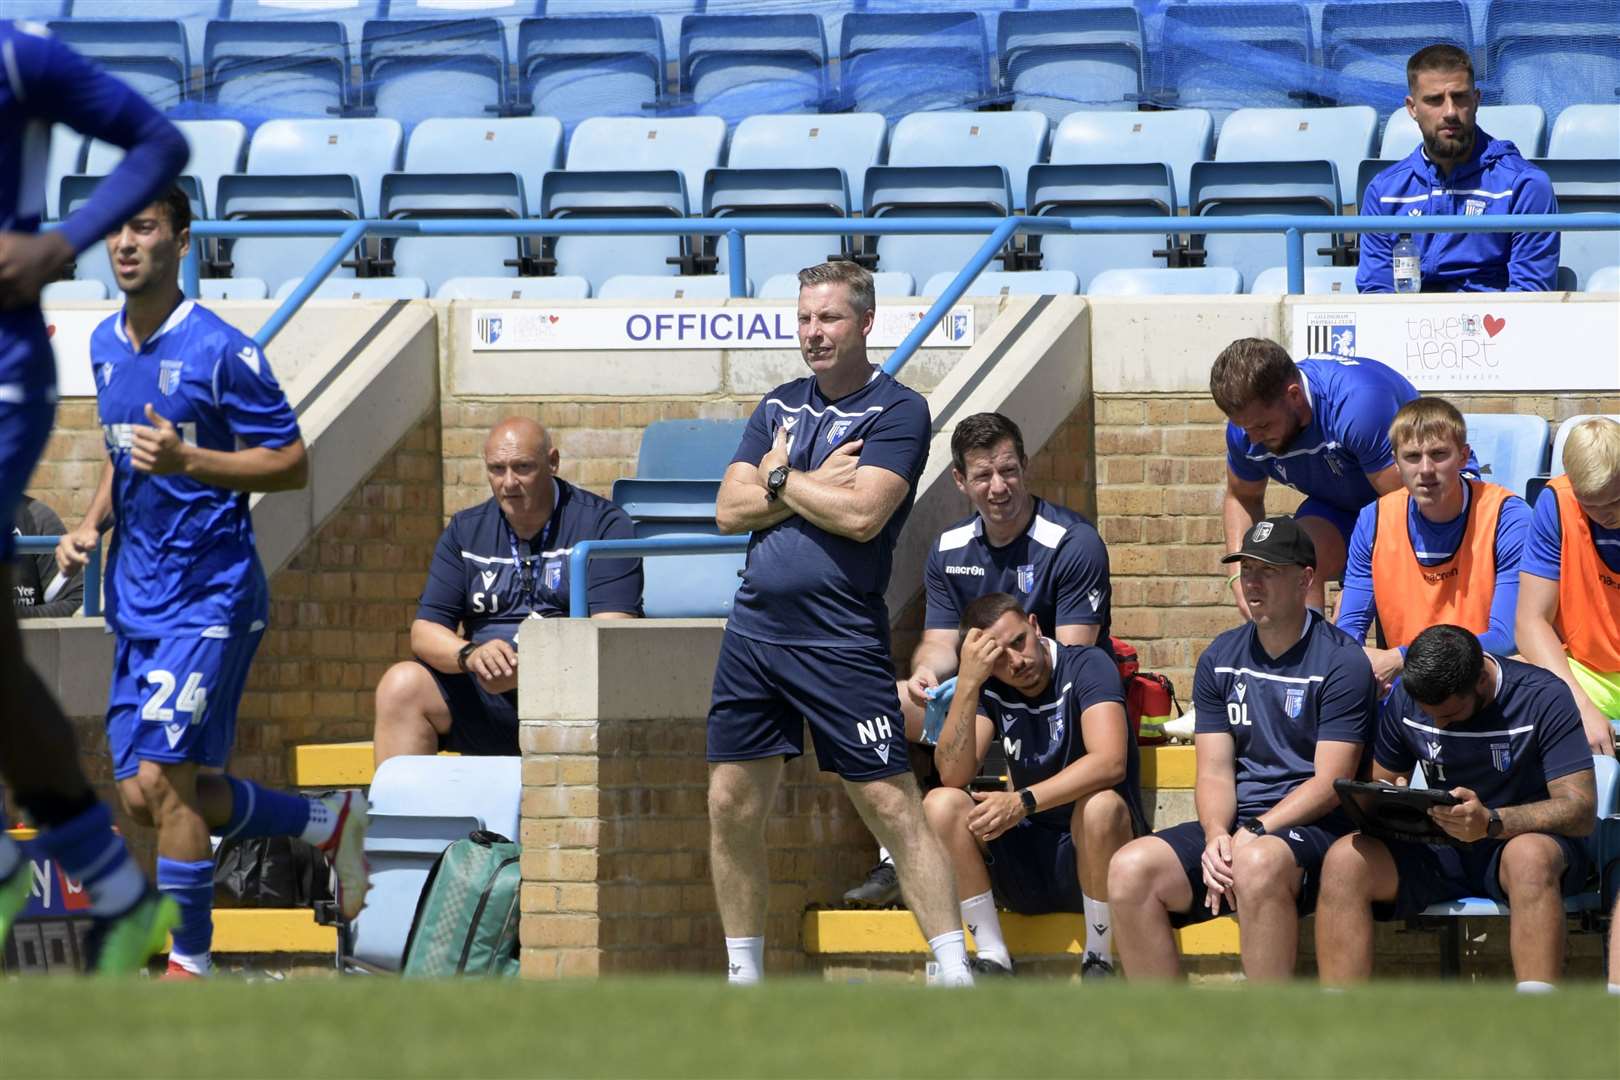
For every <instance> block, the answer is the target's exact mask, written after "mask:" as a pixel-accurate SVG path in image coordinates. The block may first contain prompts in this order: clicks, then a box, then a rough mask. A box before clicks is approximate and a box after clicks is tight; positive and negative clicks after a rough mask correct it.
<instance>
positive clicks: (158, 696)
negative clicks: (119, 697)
mask: <svg viewBox="0 0 1620 1080" xmlns="http://www.w3.org/2000/svg"><path fill="white" fill-rule="evenodd" d="M146 681H147V683H148V684H149V685H150V686H152V688H153V689H152V696H151V697H149V698H147V699H146V704H145V706H143V707H142V708H141V719H142V720H150V721H152V722H154V723H159V724H167V723H170V722H171V721H173V720H174V714H175V713H176V712H184V713H190V714H191V722H192V723H193V724H200V723H202V720H203V713H205V712H206V711H207V710H208V689H207V687H205V686H203V685H202V672H200V671H193V672H192V673H191V674H190V675H187V676H186V681H185V685H183V686H181V687H180V696H179V697H178V698H175V702H174V708H172V709H171V708H168V703H169V698H170V697H173V696H174V687H175V678H174V676H173V675H172V674H170V673H169V672H167V671H164V670H162V669H160V668H153V669H152V670H150V671H148V672H147V673H146Z"/></svg>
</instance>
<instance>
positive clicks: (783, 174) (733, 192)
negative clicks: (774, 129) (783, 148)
mask: <svg viewBox="0 0 1620 1080" xmlns="http://www.w3.org/2000/svg"><path fill="white" fill-rule="evenodd" d="M702 211H703V215H704V216H705V217H713V218H725V217H731V216H733V215H738V214H742V215H746V216H748V217H818V218H821V217H824V218H843V217H848V216H849V184H848V182H847V181H846V180H845V178H844V171H843V170H842V169H840V168H837V167H835V166H828V167H825V168H806V169H737V168H732V169H710V170H709V172H708V175H707V176H705V177H704V178H703V207H702ZM743 250H744V257H745V258H746V260H747V265H748V272H749V275H750V276H752V277H754V278H756V279H762V278H765V277H772V276H774V275H776V274H794V273H797V272H798V271H799V270H800V269H801V268H803V267H806V266H814V265H815V264H816V263H819V262H821V261H823V260H824V259H827V258H829V257H830V256H833V255H840V256H842V255H845V254H847V253H848V251H849V244H848V242H847V241H846V240H845V239H843V238H840V237H836V236H822V235H818V234H810V235H801V236H746V237H744V238H743ZM704 251H705V255H706V256H707V259H706V261H708V262H710V263H711V264H712V265H714V266H715V267H716V268H717V269H718V270H719V272H721V273H726V272H727V271H728V270H729V268H730V260H729V255H728V246H727V244H726V243H725V241H724V238H723V237H717V236H711V237H706V238H705V240H704Z"/></svg>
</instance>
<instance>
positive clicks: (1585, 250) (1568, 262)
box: [1535, 154, 1620, 289]
mask: <svg viewBox="0 0 1620 1080" xmlns="http://www.w3.org/2000/svg"><path fill="white" fill-rule="evenodd" d="M1535 164H1536V165H1538V166H1540V167H1541V168H1543V169H1545V170H1546V171H1547V176H1548V177H1549V178H1550V179H1551V180H1552V186H1553V193H1554V194H1555V195H1557V196H1558V210H1559V212H1560V213H1564V214H1589V213H1614V212H1615V211H1617V210H1620V154H1617V155H1616V156H1614V157H1609V158H1562V157H1560V158H1541V159H1540V160H1538V161H1536V162H1535ZM1560 243H1561V246H1560V248H1559V253H1558V262H1559V268H1560V270H1562V269H1564V268H1566V267H1567V268H1568V269H1569V270H1571V271H1573V273H1574V276H1575V280H1574V282H1573V283H1572V284H1570V287H1571V288H1575V289H1579V288H1582V287H1584V282H1585V281H1586V278H1587V276H1588V275H1589V274H1591V273H1592V272H1593V271H1594V270H1597V269H1598V268H1600V267H1604V266H1612V265H1614V263H1615V261H1616V259H1617V257H1620V232H1615V231H1610V230H1601V231H1600V230H1593V231H1590V232H1566V233H1564V234H1563V236H1562V237H1561V240H1560Z"/></svg>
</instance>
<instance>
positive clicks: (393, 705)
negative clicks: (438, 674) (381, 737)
mask: <svg viewBox="0 0 1620 1080" xmlns="http://www.w3.org/2000/svg"><path fill="white" fill-rule="evenodd" d="M424 681H428V682H431V681H432V679H431V676H429V675H428V673H427V670H426V669H425V668H423V667H422V665H421V664H418V663H417V662H416V661H414V660H405V661H402V662H400V663H398V664H395V665H393V666H392V667H390V668H389V669H388V670H387V671H385V672H383V677H382V678H381V679H380V680H378V682H377V725H378V726H379V727H381V726H383V725H384V724H386V723H388V722H390V721H392V720H394V719H395V718H397V717H398V716H400V715H401V714H402V713H404V712H406V711H409V710H412V709H413V708H414V707H415V706H416V704H417V701H418V699H419V698H420V696H421V690H422V684H423V682H424Z"/></svg>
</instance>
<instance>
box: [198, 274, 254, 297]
mask: <svg viewBox="0 0 1620 1080" xmlns="http://www.w3.org/2000/svg"><path fill="white" fill-rule="evenodd" d="M197 285H198V292H199V293H200V296H201V299H203V300H264V299H267V298H268V297H269V295H270V289H269V286H267V285H266V284H265V283H264V281H263V279H261V278H253V277H229V278H203V279H202V280H201V281H199V282H198V283H197Z"/></svg>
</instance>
